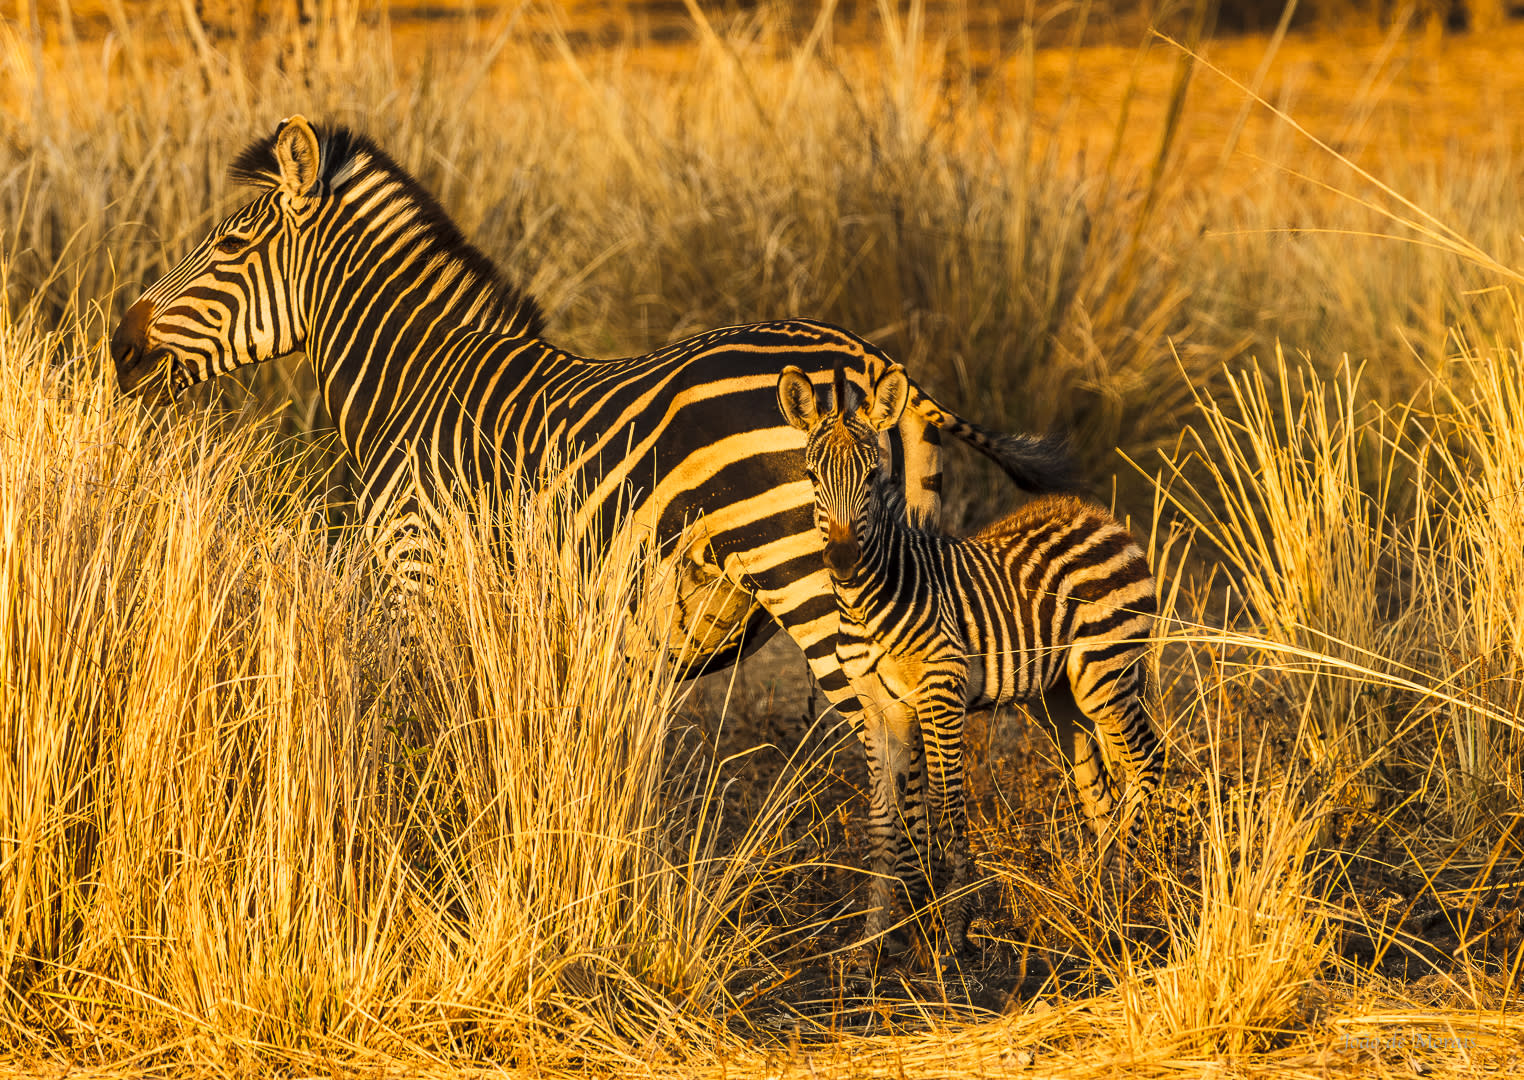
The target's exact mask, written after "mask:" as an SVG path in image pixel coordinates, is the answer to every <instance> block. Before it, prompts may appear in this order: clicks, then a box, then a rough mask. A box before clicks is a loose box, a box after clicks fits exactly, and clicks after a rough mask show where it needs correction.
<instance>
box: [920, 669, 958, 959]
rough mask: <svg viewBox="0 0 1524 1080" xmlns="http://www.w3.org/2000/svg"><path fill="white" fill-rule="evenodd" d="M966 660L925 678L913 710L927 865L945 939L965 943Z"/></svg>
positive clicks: (953, 946) (952, 944) (953, 944)
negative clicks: (921, 760) (922, 765)
mask: <svg viewBox="0 0 1524 1080" xmlns="http://www.w3.org/2000/svg"><path fill="white" fill-rule="evenodd" d="M967 677H968V666H967V664H966V663H963V662H962V661H961V660H952V661H949V662H948V665H947V670H945V671H938V672H937V673H936V674H935V675H928V676H927V677H925V678H924V679H923V684H922V687H921V688H919V689H918V691H917V693H916V694H915V697H914V701H915V712H916V717H917V720H918V721H919V725H920V730H921V737H922V740H923V741H924V742H925V745H926V779H927V788H928V797H927V801H928V804H929V807H928V816H929V818H930V823H929V827H930V830H931V836H932V843H931V846H932V859H931V865H932V867H933V868H934V870H935V874H936V878H935V881H936V888H937V889H938V890H939V891H944V892H946V893H948V894H950V895H949V898H948V899H947V900H946V901H945V902H944V904H943V908H942V910H943V920H944V922H945V923H946V925H947V942H948V945H949V947H950V948H951V949H952V950H953V951H954V952H960V951H962V949H963V936H964V929H965V927H966V926H967V924H968V902H967V898H966V897H965V896H964V895H963V892H964V888H965V886H967V884H968V807H967V802H966V800H965V797H964V792H963V718H964V714H965V706H964V702H965V700H966V697H965V688H966V686H967Z"/></svg>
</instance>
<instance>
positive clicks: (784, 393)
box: [778, 364, 820, 431]
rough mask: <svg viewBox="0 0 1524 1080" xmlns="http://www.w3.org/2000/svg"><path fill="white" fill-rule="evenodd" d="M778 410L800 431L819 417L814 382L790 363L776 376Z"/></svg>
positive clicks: (810, 426) (812, 424)
mask: <svg viewBox="0 0 1524 1080" xmlns="http://www.w3.org/2000/svg"><path fill="white" fill-rule="evenodd" d="M778 411H779V412H781V413H783V419H785V420H787V421H788V422H789V424H790V426H792V427H796V428H798V429H799V430H800V431H809V430H810V428H812V427H814V426H815V424H816V422H817V421H819V419H820V406H819V405H818V404H817V402H816V401H815V384H814V383H812V382H810V377H809V376H808V375H806V374H805V373H804V372H803V371H802V370H801V369H799V368H796V367H794V366H793V365H792V364H790V365H789V366H788V367H786V368H784V369H783V374H782V375H779V376H778Z"/></svg>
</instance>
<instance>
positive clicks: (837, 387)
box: [778, 364, 910, 582]
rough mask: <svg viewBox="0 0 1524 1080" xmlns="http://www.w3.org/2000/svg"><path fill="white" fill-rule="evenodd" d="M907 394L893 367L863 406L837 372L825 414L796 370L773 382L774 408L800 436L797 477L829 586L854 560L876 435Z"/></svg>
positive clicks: (876, 459)
mask: <svg viewBox="0 0 1524 1080" xmlns="http://www.w3.org/2000/svg"><path fill="white" fill-rule="evenodd" d="M909 395H910V381H909V379H908V378H907V377H906V375H905V369H904V368H903V367H901V366H900V365H899V364H891V365H890V366H889V367H888V368H887V369H886V370H885V371H884V373H883V374H882V375H880V376H879V377H878V381H876V382H875V383H874V384H873V390H872V393H871V394H870V396H869V400H868V401H867V402H866V403H864V402H862V401H861V400H860V399H859V398H858V391H857V388H856V387H855V386H853V385H852V383H850V382H849V381H848V380H847V378H846V374H845V372H844V371H843V369H842V368H841V367H840V366H838V367H837V368H836V377H835V383H834V386H833V388H832V395H831V405H830V407H829V408H828V409H827V410H826V411H825V412H821V411H820V409H819V406H818V403H817V401H816V397H815V387H814V384H813V383H811V382H810V378H809V376H808V375H806V374H805V373H804V372H803V371H801V370H800V369H799V368H797V367H793V366H790V367H786V368H784V369H783V374H782V375H780V376H779V377H778V408H779V410H780V411H782V413H783V418H784V419H785V420H787V421H788V422H789V424H790V425H792V426H793V427H796V428H798V429H799V430H800V431H802V432H804V433H805V436H806V441H805V444H804V473H805V475H806V476H808V477H809V478H810V484H811V485H812V486H813V487H814V489H815V525H816V527H817V528H819V530H820V534H821V536H822V538H823V539H824V540H825V562H826V568H827V569H828V570H829V571H830V572H831V576H832V577H833V578H835V579H836V580H837V581H843V582H844V581H849V580H851V578H852V576H853V573H854V572H855V571H856V569H857V566H858V563H859V561H860V560H861V558H862V542H863V539H864V538H865V536H866V533H867V528H868V525H869V523H870V521H871V518H872V511H873V506H874V483H875V481H876V480H877V478H878V476H879V474H880V473H881V471H882V470H883V455H882V451H881V447H880V442H879V433H880V432H882V431H885V430H887V429H888V428H890V427H892V426H893V425H894V424H896V423H897V422H898V421H899V418H900V414H901V413H902V412H904V411H905V402H906V401H907V400H908V398H909Z"/></svg>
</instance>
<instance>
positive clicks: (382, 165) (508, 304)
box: [228, 124, 545, 337]
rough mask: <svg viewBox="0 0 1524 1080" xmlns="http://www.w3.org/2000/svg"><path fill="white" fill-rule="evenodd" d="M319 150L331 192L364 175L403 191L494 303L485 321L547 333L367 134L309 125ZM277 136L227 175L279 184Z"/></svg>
mask: <svg viewBox="0 0 1524 1080" xmlns="http://www.w3.org/2000/svg"><path fill="white" fill-rule="evenodd" d="M313 131H314V132H315V133H316V134H317V137H318V143H319V145H320V146H321V147H322V149H321V151H320V154H319V160H320V161H321V163H322V170H323V175H322V179H323V182H324V183H325V184H326V185H328V186H329V187H330V188H331V189H333V190H341V189H342V188H343V187H345V186H347V185H348V184H350V183H352V182H354V181H355V180H356V179H359V178H361V177H365V176H374V175H375V174H376V173H378V172H379V173H383V174H385V175H386V177H387V178H388V179H389V180H391V181H393V182H394V183H396V184H397V185H398V187H399V188H401V190H402V193H403V195H404V196H405V197H406V198H407V199H409V200H410V201H411V202H412V203H413V205H414V206H415V207H416V210H417V218H416V223H417V226H418V228H419V231H420V235H423V236H427V237H429V238H430V239H432V240H433V242H434V245H435V246H436V248H437V250H438V251H439V253H440V254H444V255H448V256H451V257H453V258H454V259H455V260H456V261H457V262H458V263H459V264H460V265H461V266H463V267H464V268H465V270H466V271H467V272H468V273H469V274H470V275H471V276H472V277H474V278H475V279H477V280H478V281H480V282H481V284H482V287H483V288H484V289H487V290H490V292H491V294H492V296H493V298H494V300H495V303H494V304H493V305H492V308H491V310H490V311H489V312H488V315H487V319H488V320H489V321H490V322H492V323H493V324H495V325H496V326H498V327H499V328H500V329H501V330H502V331H503V332H504V333H509V334H514V335H527V336H530V337H539V336H541V335H542V334H543V333H544V330H545V316H544V313H543V312H541V310H540V305H539V302H538V301H537V300H535V298H534V297H533V296H530V295H529V294H528V293H527V292H525V291H524V290H523V289H521V288H520V287H519V286H518V285H516V284H514V283H513V282H511V281H509V280H508V279H507V278H505V277H504V276H503V274H502V272H501V271H500V270H498V268H497V266H496V264H494V263H493V261H492V260H491V259H489V258H487V256H486V255H484V254H483V253H482V251H481V249H480V248H478V247H476V245H474V244H472V243H471V242H470V241H469V240H467V239H466V238H465V236H464V235H463V234H462V233H461V231H460V229H459V228H458V227H457V226H456V224H455V222H454V221H452V220H451V219H450V215H449V214H447V213H445V210H444V207H442V206H440V205H439V200H437V199H435V198H434V196H433V195H432V194H431V193H430V192H429V191H428V189H427V188H425V187H424V186H423V185H422V184H420V183H419V182H418V181H417V180H416V179H414V177H413V175H412V173H410V172H408V171H407V170H406V169H404V168H403V167H402V166H401V165H398V164H397V162H396V161H395V160H394V159H393V158H392V157H391V155H390V154H388V153H387V152H386V151H384V150H382V149H381V148H380V147H379V146H377V145H376V143H375V141H374V140H372V139H371V138H370V137H369V136H368V135H362V134H360V133H359V132H356V131H352V130H350V129H349V128H347V127H343V126H339V125H333V126H330V125H321V126H320V125H316V124H314V125H313ZM277 134H278V132H272V133H271V134H269V135H266V136H264V137H263V138H259V139H256V140H254V141H253V142H252V143H250V144H249V145H248V146H246V147H245V148H244V150H243V152H242V153H240V154H239V155H238V156H237V157H236V158H234V159H233V164H232V166H231V167H230V168H229V170H228V172H229V175H230V177H231V178H232V180H233V181H234V182H235V183H240V184H251V185H254V186H255V187H263V188H273V187H275V186H276V185H277V184H279V183H280V165H279V163H278V162H277V161H276V158H275V139H276V135H277Z"/></svg>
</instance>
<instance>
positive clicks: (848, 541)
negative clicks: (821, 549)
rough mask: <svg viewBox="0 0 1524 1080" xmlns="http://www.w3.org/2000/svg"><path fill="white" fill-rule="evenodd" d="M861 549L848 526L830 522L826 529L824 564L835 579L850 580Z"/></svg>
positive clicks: (860, 556) (860, 554)
mask: <svg viewBox="0 0 1524 1080" xmlns="http://www.w3.org/2000/svg"><path fill="white" fill-rule="evenodd" d="M860 558H862V549H861V548H860V547H858V545H857V538H856V537H855V536H853V535H852V529H851V527H850V526H846V525H838V524H837V523H836V522H834V521H833V522H831V523H830V525H829V526H828V527H827V529H826V545H825V564H826V569H827V570H829V571H830V572H831V577H833V578H835V579H836V580H837V581H851V580H852V575H853V574H854V573H855V572H856V570H857V563H858V560H859V559H860Z"/></svg>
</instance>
